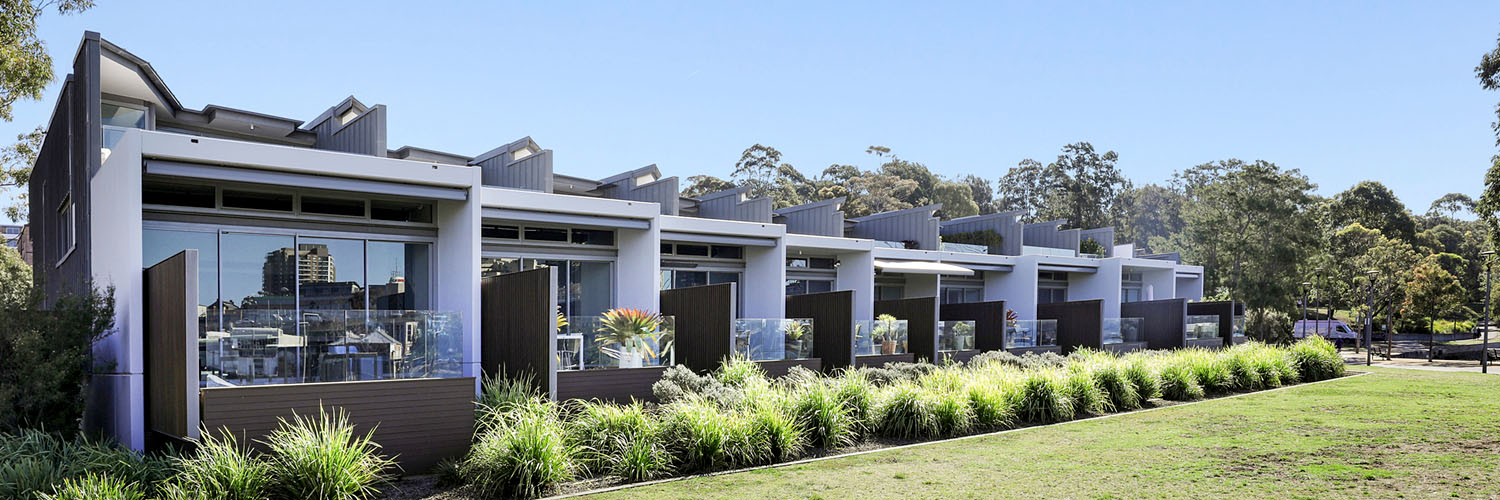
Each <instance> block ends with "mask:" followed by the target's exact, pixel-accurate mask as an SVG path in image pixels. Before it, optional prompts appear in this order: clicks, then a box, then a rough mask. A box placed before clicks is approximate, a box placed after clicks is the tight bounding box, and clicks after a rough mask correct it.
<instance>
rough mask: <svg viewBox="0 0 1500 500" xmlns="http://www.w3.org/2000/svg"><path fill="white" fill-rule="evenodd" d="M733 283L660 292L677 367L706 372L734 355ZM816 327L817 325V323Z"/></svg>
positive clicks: (663, 313)
mask: <svg viewBox="0 0 1500 500" xmlns="http://www.w3.org/2000/svg"><path fill="white" fill-rule="evenodd" d="M734 293H735V286H734V283H720V284H717V285H706V286H695V287H690V288H677V289H672V290H662V291H661V313H662V315H665V316H672V317H673V318H674V320H675V321H676V326H677V332H676V334H675V336H674V337H673V344H672V346H673V349H675V350H676V356H677V364H680V365H683V366H686V367H688V368H691V369H693V370H695V371H699V372H704V371H709V370H713V369H714V368H717V367H718V366H719V361H720V360H722V359H724V358H727V357H729V355H730V354H731V353H732V352H733V347H734V346H733V345H732V344H733V342H732V341H733V337H734V316H735V314H734ZM815 325H816V324H815Z"/></svg>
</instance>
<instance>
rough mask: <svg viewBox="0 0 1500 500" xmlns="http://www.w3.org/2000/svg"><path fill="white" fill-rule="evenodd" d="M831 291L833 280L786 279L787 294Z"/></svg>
mask: <svg viewBox="0 0 1500 500" xmlns="http://www.w3.org/2000/svg"><path fill="white" fill-rule="evenodd" d="M831 291H833V280H810V279H789V280H786V294H787V295H803V294H808V293H823V292H831Z"/></svg>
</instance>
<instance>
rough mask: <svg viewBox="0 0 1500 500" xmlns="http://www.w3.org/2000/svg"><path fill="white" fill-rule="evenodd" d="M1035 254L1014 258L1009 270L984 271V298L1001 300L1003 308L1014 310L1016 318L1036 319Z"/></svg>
mask: <svg viewBox="0 0 1500 500" xmlns="http://www.w3.org/2000/svg"><path fill="white" fill-rule="evenodd" d="M1036 273H1037V256H1035V255H1026V256H1021V257H1017V258H1016V263H1015V267H1014V269H1013V270H1012V271H1010V272H1001V271H985V272H984V300H986V301H991V300H1003V301H1005V308H1006V309H1010V310H1012V311H1015V312H1016V319H1022V320H1031V319H1036V301H1037V295H1036V281H1037V276H1036Z"/></svg>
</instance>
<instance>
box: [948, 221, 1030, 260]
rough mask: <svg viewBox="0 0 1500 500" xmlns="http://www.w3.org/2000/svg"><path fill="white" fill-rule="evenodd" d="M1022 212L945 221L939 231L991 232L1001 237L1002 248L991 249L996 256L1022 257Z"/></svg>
mask: <svg viewBox="0 0 1500 500" xmlns="http://www.w3.org/2000/svg"><path fill="white" fill-rule="evenodd" d="M1022 213H1023V212H1021V211H1012V212H1000V213H994V214H986V215H975V216H970V217H962V218H958V219H953V220H950V221H945V222H943V223H942V226H941V228H940V229H939V231H940V232H941V233H942V234H944V235H948V234H957V233H971V232H975V231H984V230H990V231H994V232H995V233H997V234H999V235H1000V238H1001V240H1000V248H991V249H990V253H991V254H994V255H1021V244H1022V239H1023V236H1022V234H1023V233H1022V227H1023V224H1021V220H1020V217H1021V214H1022Z"/></svg>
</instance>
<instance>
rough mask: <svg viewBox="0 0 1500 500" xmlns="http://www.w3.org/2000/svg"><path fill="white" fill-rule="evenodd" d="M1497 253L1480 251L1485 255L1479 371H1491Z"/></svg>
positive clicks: (1481, 254)
mask: <svg viewBox="0 0 1500 500" xmlns="http://www.w3.org/2000/svg"><path fill="white" fill-rule="evenodd" d="M1494 255H1495V251H1494V250H1485V251H1483V252H1479V256H1480V257H1484V327H1483V328H1484V341H1483V343H1482V344H1480V345H1481V347H1480V350H1479V371H1480V372H1481V373H1489V372H1490V257H1493V256H1494Z"/></svg>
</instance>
